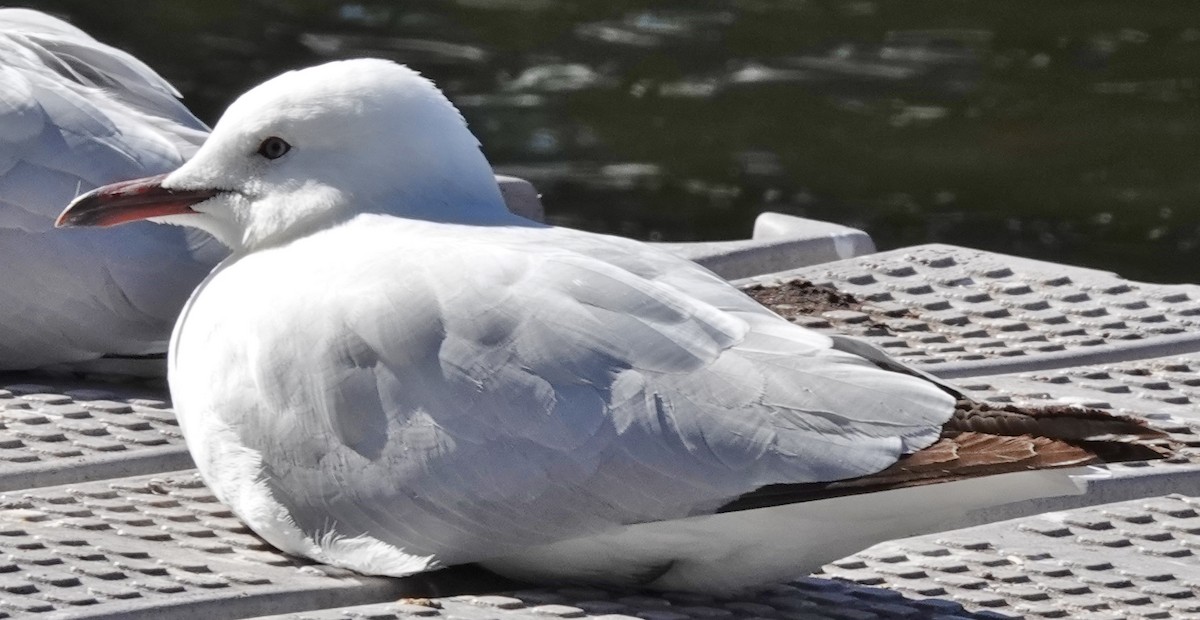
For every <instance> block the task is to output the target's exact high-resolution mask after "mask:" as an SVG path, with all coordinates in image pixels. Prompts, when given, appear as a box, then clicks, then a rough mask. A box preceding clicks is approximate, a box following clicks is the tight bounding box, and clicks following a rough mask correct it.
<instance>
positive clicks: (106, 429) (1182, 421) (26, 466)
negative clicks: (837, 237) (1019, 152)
mask: <svg viewBox="0 0 1200 620" xmlns="http://www.w3.org/2000/svg"><path fill="white" fill-rule="evenodd" d="M791 277H802V278H806V279H809V280H814V281H817V282H825V283H830V284H833V285H834V286H836V287H838V288H841V289H843V290H845V291H848V292H851V293H854V294H855V295H858V296H859V297H860V298H862V299H864V300H866V301H868V302H869V303H868V307H867V308H866V309H865V311H864V312H858V313H853V312H845V311H838V312H832V313H827V314H826V315H823V316H819V317H812V318H809V319H803V320H802V322H803V323H804V324H806V325H810V326H813V327H816V328H818V329H837V330H839V331H847V332H850V333H854V334H859V335H862V336H864V337H865V338H866V339H868V340H870V341H872V342H874V343H876V344H878V345H881V346H883V347H884V348H885V349H886V350H887V351H889V352H890V353H892V354H893V355H896V356H897V357H900V358H901V359H904V360H906V361H909V362H913V363H918V364H921V365H922V367H923V368H925V369H927V370H929V371H931V372H933V373H935V374H943V375H947V376H955V377H959V379H956V383H957V384H958V385H960V386H962V387H963V388H964V389H966V390H967V391H968V392H969V393H971V394H972V395H973V396H975V397H977V398H981V399H986V400H991V401H996V402H1022V403H1046V402H1058V403H1063V402H1065V403H1077V404H1083V405H1088V406H1092V407H1100V408H1106V409H1111V410H1114V411H1120V412H1124V413H1128V414H1131V415H1136V416H1139V417H1142V418H1144V419H1147V420H1149V421H1150V422H1151V423H1152V424H1154V425H1155V426H1157V427H1159V428H1162V429H1164V430H1167V431H1169V432H1171V433H1172V434H1173V436H1174V437H1175V438H1176V439H1177V440H1179V441H1180V442H1181V443H1183V444H1185V445H1187V446H1188V451H1189V452H1191V453H1196V452H1198V451H1200V406H1198V405H1197V403H1198V402H1200V372H1198V371H1200V329H1197V328H1198V327H1200V325H1198V324H1197V323H1200V287H1196V286H1160V285H1146V284H1138V283H1133V282H1127V281H1123V280H1120V279H1119V278H1117V277H1115V276H1112V275H1111V274H1105V273H1102V272H1096V271H1090V270H1084V269H1076V268H1070V267H1064V266H1062V265H1053V264H1049V263H1040V262H1036V261H1028V260H1024V259H1015V258H1012V257H1005V256H1001V255H996V254H988V253H983V252H978V251H975V250H966V249H962V248H952V247H949V246H923V247H918V248H909V249H906V250H902V251H896V252H888V253H882V254H874V255H869V256H863V257H859V258H855V259H851V260H845V261H839V262H836V263H828V264H825V265H819V266H815V267H807V268H803V269H800V270H796V271H793V272H786V273H783V274H773V275H771V276H766V277H763V278H759V279H758V280H759V281H762V282H766V283H770V282H776V281H780V280H782V279H786V278H791ZM190 466H191V464H190V459H189V457H188V456H187V452H186V450H185V449H184V446H183V443H182V438H181V436H180V434H179V429H178V426H177V424H176V423H175V420H174V415H173V413H172V411H171V409H170V406H169V404H168V403H167V402H166V396H165V393H164V392H163V391H162V390H161V389H154V388H150V387H138V386H137V385H121V384H101V383H96V382H87V381H77V380H68V379H62V378H58V379H49V378H43V377H37V376H36V375H19V376H18V375H8V376H0V493H2V494H0V617H3V616H8V617H26V616H29V617H43V618H68V617H70V618H100V617H109V618H113V617H121V618H218V617H219V618H227V617H228V618H234V617H271V618H295V619H298V618H314V619H335V618H336V619H342V618H345V619H350V618H379V619H383V618H422V617H423V618H464V619H482V618H504V619H510V618H511V619H522V618H527V619H533V618H552V617H562V618H608V619H610V620H615V619H617V618H629V617H637V618H646V619H648V620H672V619H683V618H752V617H760V618H841V619H856V618H863V619H868V618H1013V617H1030V618H1193V617H1194V618H1200V499H1195V498H1200V466H1196V465H1187V464H1182V465H1180V464H1169V463H1168V464H1164V463H1157V464H1154V465H1141V466H1139V465H1131V466H1120V467H1114V468H1113V476H1112V478H1111V479H1109V480H1104V481H1100V482H1098V483H1096V484H1095V485H1093V487H1092V488H1091V490H1090V491H1089V493H1088V494H1087V495H1085V496H1082V497H1079V498H1071V499H1070V500H1069V501H1068V503H1067V504H1062V505H1059V504H1054V503H1053V502H1048V503H1046V504H1045V505H1044V506H1043V508H1044V509H1052V510H1054V512H1047V513H1042V514H1037V515H1035V516H1031V517H1025V518H1021V519H1015V520H1009V521H1003V522H999V523H990V524H986V525H979V526H976V527H971V528H967V529H961V530H955V531H951V532H944V533H939V534H934V535H930V536H923V537H918V538H912V539H906V540H902V541H893V542H888V543H883V544H880V545H876V546H875V547H872V548H870V549H867V550H865V551H863V552H861V553H858V554H856V555H853V556H850V557H848V558H845V559H842V560H839V561H836V562H834V563H832V564H831V565H829V566H826V567H825V568H824V569H823V571H822V572H820V573H818V574H815V575H810V576H800V575H798V576H797V579H796V580H794V581H793V582H791V583H787V584H782V585H778V586H773V587H771V588H768V589H767V590H765V591H763V592H760V593H757V594H754V595H751V596H745V597H739V598H732V599H717V598H712V597H706V596H700V595H665V596H661V595H648V594H645V593H638V592H619V591H608V590H598V589H591V588H555V589H531V590H518V591H503V592H494V591H493V588H494V585H493V584H490V583H483V582H479V581H475V580H474V579H475V577H474V576H473V575H471V574H470V573H460V572H455V571H447V572H444V573H436V574H434V575H430V576H428V577H423V578H420V579H413V580H388V579H377V578H369V577H362V576H357V575H354V574H351V573H348V572H345V571H340V570H336V569H329V568H325V567H320V566H315V565H312V564H311V563H308V562H304V561H299V560H296V559H294V558H290V557H287V556H283V555H282V554H280V553H279V552H277V551H275V550H274V549H272V548H271V547H270V546H269V545H266V544H265V543H263V542H262V541H261V540H259V539H258V538H257V537H256V536H254V535H253V534H252V533H250V532H249V531H248V530H246V528H245V527H244V526H242V525H241V524H240V523H239V522H238V521H237V519H236V518H234V517H233V516H232V515H231V514H230V513H229V511H228V510H227V509H226V508H225V507H224V506H222V505H221V504H219V503H218V502H216V501H215V499H214V498H213V497H212V496H211V494H210V493H209V492H208V490H207V489H206V488H205V487H204V486H203V484H202V483H201V482H200V481H199V479H198V478H197V477H196V476H195V474H194V472H192V471H190V470H188V469H187V468H189V467H190ZM1082 504H1101V505H1096V506H1083V505H1082ZM1024 508H1025V512H1028V508H1029V506H1025V507H1024ZM1035 508H1036V506H1035ZM1018 512H1019V511H1018ZM1005 516H1010V515H1008V514H1007V513H1004V512H1003V511H1001V512H996V513H994V514H992V515H991V517H992V518H1003V517H1005ZM398 599H399V602H396V601H397V600H398ZM355 606H358V607H355Z"/></svg>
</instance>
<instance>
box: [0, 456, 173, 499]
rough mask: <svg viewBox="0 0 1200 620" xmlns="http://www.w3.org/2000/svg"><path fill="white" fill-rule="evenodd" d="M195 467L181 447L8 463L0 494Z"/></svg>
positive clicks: (0, 481)
mask: <svg viewBox="0 0 1200 620" xmlns="http://www.w3.org/2000/svg"><path fill="white" fill-rule="evenodd" d="M192 467H195V464H194V463H193V462H192V456H191V455H190V454H189V453H188V451H187V448H186V447H185V446H183V445H179V444H177V445H168V446H158V447H150V448H139V449H137V450H129V451H125V450H120V451H115V452H107V453H104V454H90V455H87V456H82V457H73V458H69V459H55V460H53V461H39V462H37V463H8V464H6V465H5V466H4V468H3V473H2V474H0V492H3V493H11V492H19V491H24V490H33V489H40V488H44V487H53V486H59V485H64V484H75V483H80V482H94V481H97V480H107V479H115V478H126V477H129V476H142V475H148V474H157V473H160V472H169V471H175V470H180V469H189V468H192Z"/></svg>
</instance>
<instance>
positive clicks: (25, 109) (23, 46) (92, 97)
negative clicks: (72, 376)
mask: <svg viewBox="0 0 1200 620" xmlns="http://www.w3.org/2000/svg"><path fill="white" fill-rule="evenodd" d="M0 82H2V83H3V89H0V265H3V267H2V268H0V370H13V369H25V368H33V367H38V366H43V365H46V364H52V363H59V362H77V361H82V360H89V359H93V358H97V357H100V356H102V355H106V354H117V355H146V354H152V353H163V352H164V351H165V350H166V347H167V342H168V338H169V335H170V330H171V326H172V325H173V324H174V321H175V317H176V316H177V315H178V312H179V310H180V308H182V307H183V304H184V302H185V301H186V300H187V296H188V294H189V293H190V292H191V291H192V289H193V288H194V287H195V285H196V284H197V283H198V282H200V280H202V279H203V278H204V276H205V275H206V274H207V273H208V271H209V270H210V269H211V268H212V266H213V265H215V264H216V263H217V262H218V261H220V259H221V258H223V257H224V256H225V254H226V253H227V251H226V250H225V248H223V247H222V246H221V245H220V244H218V243H216V242H215V241H213V240H212V239H211V238H210V237H208V235H204V234H202V233H199V232H197V231H193V230H187V229H182V228H176V227H171V226H162V225H158V224H152V223H148V222H142V223H138V224H136V225H134V226H130V227H127V228H125V229H123V230H117V231H110V232H100V231H94V230H54V229H53V225H54V217H55V216H56V215H57V213H58V211H60V210H61V209H62V206H63V205H64V204H66V203H67V202H69V201H70V200H71V199H72V198H74V197H75V196H77V195H79V194H80V193H83V192H86V191H88V190H90V189H92V188H94V187H97V186H100V185H104V184H105V183H111V182H113V181H117V180H121V179H128V178H133V177H138V176H145V175H149V174H156V173H159V172H166V171H168V170H172V169H174V168H177V167H178V166H179V165H180V164H182V163H183V162H184V161H185V160H186V159H187V158H188V157H190V156H191V155H192V154H193V153H194V152H195V151H196V149H197V148H199V146H200V144H201V143H202V142H203V141H204V139H205V137H207V135H208V130H207V128H206V127H205V126H204V125H203V124H202V123H201V122H200V121H198V120H196V118H194V117H193V116H192V115H191V113H189V112H188V111H187V108H185V107H184V106H183V105H182V104H180V102H179V100H178V97H179V94H178V93H177V92H176V91H175V89H174V88H172V87H171V85H170V84H168V83H167V82H165V81H164V80H163V79H162V78H161V77H159V76H158V75H157V74H155V73H154V72H153V71H152V70H151V69H150V68H149V67H147V66H146V65H144V64H142V63H141V62H140V61H138V60H137V59H135V58H133V57H132V56H130V55H128V54H126V53H125V52H122V51H120V50H117V49H115V48H112V47H109V46H107V45H104V44H102V43H99V42H97V41H96V40H95V39H92V38H91V37H90V36H88V35H87V34H85V33H84V32H82V31H81V30H79V29H77V28H75V27H73V26H71V25H69V24H67V23H65V22H62V21H60V20H58V19H55V18H53V17H50V16H48V15H45V14H43V13H39V12H36V11H31V10H26V9H0ZM114 233H115V234H114Z"/></svg>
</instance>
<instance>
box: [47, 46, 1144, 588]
mask: <svg viewBox="0 0 1200 620" xmlns="http://www.w3.org/2000/svg"><path fill="white" fill-rule="evenodd" d="M137 218H151V219H154V220H156V221H162V222H169V223H177V224H181V225H190V226H194V227H198V228H201V229H203V230H206V231H208V232H210V233H212V234H213V235H214V236H216V237H217V238H218V239H220V240H221V241H222V242H223V243H225V244H227V245H228V246H230V247H231V248H232V249H233V254H232V255H231V256H230V258H229V259H227V260H226V261H224V262H223V263H222V264H221V265H219V266H218V267H217V268H216V269H215V270H214V271H213V273H212V274H211V275H210V276H209V277H208V278H207V279H205V281H204V282H203V283H202V284H201V285H200V286H199V287H198V288H197V290H196V292H195V293H194V294H193V296H192V298H191V300H190V302H189V303H188V305H187V307H186V308H185V310H184V312H183V313H182V314H181V316H180V319H179V322H178V324H177V326H176V329H175V333H174V336H173V339H172V343H171V351H170V354H169V356H168V363H169V368H170V371H169V379H170V385H171V393H172V397H173V399H174V401H175V407H176V411H177V413H178V416H179V421H180V424H181V427H182V429H183V432H184V435H185V437H186V439H187V444H188V449H189V451H190V452H191V454H192V456H193V458H194V459H195V461H196V464H197V466H198V467H199V469H200V472H201V474H202V475H203V477H204V479H205V481H206V483H207V484H208V485H209V486H210V487H211V488H212V490H213V491H214V493H215V494H216V496H217V497H218V498H219V499H220V500H221V501H223V502H225V503H227V504H228V505H229V506H230V507H231V508H232V509H233V510H234V512H236V513H237V514H238V516H239V517H241V518H242V519H243V520H245V522H246V523H247V524H248V525H249V526H250V527H251V528H252V529H253V530H254V531H255V532H257V533H258V534H259V535H261V536H263V537H264V538H265V539H266V540H268V541H269V542H271V543H272V544H274V545H276V546H277V547H279V548H280V549H283V550H285V551H288V552H291V553H296V554H301V555H305V556H308V557H311V558H314V559H317V560H319V561H322V562H327V563H330V564H335V565H338V566H343V567H347V568H352V569H355V570H359V571H363V572H366V573H374V574H383V575H394V576H403V575H408V574H412V573H415V572H419V571H425V570H429V569H433V568H437V567H441V566H448V565H453V564H461V563H468V562H478V563H480V564H482V565H483V566H485V567H488V568H491V569H493V570H496V571H498V572H500V573H502V574H506V575H510V576H514V577H518V578H524V579H532V580H539V581H546V580H548V581H588V582H598V583H609V584H619V585H636V586H644V587H651V588H663V589H687V590H707V591H716V590H720V591H728V590H734V589H738V588H744V587H749V586H755V585H762V584H765V583H770V582H772V581H776V580H781V579H785V578H788V577H793V576H796V575H798V574H802V573H803V572H805V571H808V570H811V569H813V568H815V567H817V566H820V565H821V564H823V563H824V562H827V561H829V560H832V559H835V558H837V557H840V556H842V555H844V554H846V553H849V552H852V551H855V550H857V549H861V548H863V547H866V546H869V545H870V544H873V543H875V542H878V541H880V540H884V539H889V538H895V537H899V536H905V535H910V534H915V533H919V532H923V531H928V530H929V529H930V528H933V527H936V526H937V525H938V524H939V523H942V522H946V521H953V520H954V518H955V517H957V516H961V515H962V514H963V513H964V512H965V511H967V510H971V509H974V508H979V507H983V506H989V505H994V504H1003V503H1007V502H1012V501H1016V500H1019V499H1025V498H1030V497H1041V496H1048V495H1061V494H1068V493H1078V492H1080V487H1079V486H1078V485H1077V483H1076V477H1077V476H1079V475H1081V470H1080V469H1079V468H1078V467H1074V466H1079V465H1085V464H1090V463H1096V462H1100V461H1102V460H1103V459H1102V458H1101V457H1099V456H1098V455H1097V454H1096V453H1094V452H1092V451H1090V450H1089V449H1088V446H1089V445H1091V444H1089V443H1088V442H1092V443H1096V442H1101V443H1106V442H1108V443H1118V444H1119V443H1121V442H1124V443H1125V444H1128V445H1133V444H1135V443H1136V442H1137V441H1139V440H1141V439H1145V438H1153V437H1156V436H1157V435H1156V433H1155V432H1154V431H1152V430H1150V429H1147V428H1145V427H1143V426H1141V425H1139V424H1137V423H1134V422H1131V421H1128V420H1124V419H1119V418H1113V417H1112V416H1107V415H1106V414H1099V413H1093V414H1086V415H1085V414H1083V413H1080V414H1078V415H1075V414H1069V415H1065V417H1058V418H1056V419H1054V420H1043V419H1042V418H1039V417H1038V416H1029V415H1024V414H1012V415H1008V414H1005V415H995V416H992V415H980V416H975V415H967V414H963V415H960V414H958V413H956V412H955V403H954V398H953V397H952V396H951V395H950V393H949V392H952V391H953V390H952V389H949V388H943V387H942V386H939V385H936V384H935V383H934V382H932V381H930V380H928V379H926V378H922V377H920V376H914V374H908V372H909V371H907V370H906V369H905V368H904V367H903V366H902V365H901V364H898V363H897V362H895V361H893V360H890V359H888V358H887V357H886V356H885V355H883V354H882V353H880V352H878V351H876V350H873V349H870V348H869V347H866V346H864V345H862V344H861V343H856V342H854V341H850V340H842V339H831V338H829V337H827V336H824V335H821V334H818V333H816V332H813V331H810V330H807V329H804V328H801V327H798V326H796V325H794V324H791V323H788V322H787V321H785V320H783V319H781V318H780V317H778V316H776V315H774V314H773V313H771V312H769V311H768V310H766V309H765V308H763V307H761V306H759V305H758V304H757V303H755V302H754V301H752V300H751V299H749V298H748V297H746V296H745V295H743V294H742V293H741V292H740V291H738V290H737V289H735V288H733V287H732V286H730V285H729V284H728V283H726V282H724V281H723V280H721V279H720V278H718V277H717V276H715V275H713V274H712V273H710V272H708V271H706V270H704V269H703V268H701V267H699V266H697V265H695V264H694V263H691V262H688V261H686V260H683V259H680V258H678V257H675V256H673V255H670V254H667V253H665V252H663V251H660V250H657V249H655V248H652V247H649V246H646V245H644V244H641V243H638V242H635V241H631V240H628V239H621V238H616V237H609V236H603V235H595V234H590V233H585V232H580V231H574V230H569V229H563V228H556V227H551V226H545V225H541V224H537V223H534V222H531V221H529V220H525V219H522V218H520V217H517V216H515V215H512V214H510V213H509V212H508V211H507V210H506V209H505V208H504V204H503V201H502V199H501V197H500V194H499V191H498V190H497V187H496V183H495V180H494V179H493V178H492V175H491V169H490V167H489V166H488V164H487V161H486V160H485V159H484V157H483V155H482V153H481V152H480V150H479V145H478V143H477V141H476V140H475V138H474V136H473V135H471V133H470V132H469V131H468V130H467V128H466V126H465V123H464V122H463V120H462V118H461V116H459V114H458V113H457V111H456V110H455V109H454V108H453V106H451V105H450V103H449V102H448V101H447V100H446V99H445V98H444V97H443V96H442V95H441V93H440V92H439V91H438V90H437V89H436V88H435V87H434V86H433V85H432V84H431V83H429V82H428V81H426V80H424V79H423V78H421V77H420V76H419V75H417V74H416V73H415V72H413V71H411V70H409V69H407V68H405V67H402V66H399V65H395V64H393V63H389V62H386V61H381V60H356V61H343V62H337V63H330V64H327V65H322V66H320V67H315V68H311V69H306V70H304V71H299V72H291V73H287V74H284V75H282V76H280V77H278V78H275V79H273V80H271V81H268V82H266V83H265V84H263V85H261V86H259V87H257V88H255V89H253V90H251V91H250V92H249V93H247V94H246V95H243V96H242V97H241V98H240V99H238V101H236V102H235V103H234V104H233V105H232V106H231V107H230V108H229V110H228V111H227V112H226V114H225V116H224V117H223V118H222V119H221V121H220V123H218V125H217V127H216V128H215V129H214V131H213V134H212V137H211V139H210V140H209V141H208V142H207V143H206V144H205V145H204V147H203V148H202V149H201V150H200V151H199V152H198V153H197V155H196V157H195V158H194V159H193V160H191V161H190V162H188V163H187V164H185V165H184V166H182V167H181V168H180V169H179V170H177V171H175V172H173V173H171V174H170V175H167V176H166V177H165V178H150V179H143V180H138V181H131V182H127V183H120V184H115V185H113V186H109V187H105V188H100V189H98V190H96V191H94V192H92V193H89V194H88V195H86V196H83V197H81V198H80V199H78V200H76V201H75V202H74V203H73V204H72V205H71V206H70V207H69V208H68V209H67V210H66V211H65V212H64V213H63V214H62V215H61V216H60V218H59V223H60V225H68V226H86V225H101V226H103V225H109V224H113V223H120V222H123V221H128V220H131V219H137ZM851 351H853V352H851ZM881 366H883V367H887V368H891V369H893V370H900V371H901V372H894V371H893V370H885V369H884V368H883V367H881ZM1106 445H1107V443H1106ZM1110 447H1111V446H1110ZM1112 449H1113V451H1114V453H1115V452H1119V451H1120V450H1119V449H1118V448H1112ZM1134 454H1135V456H1136V455H1146V454H1148V455H1151V456H1157V455H1158V452H1155V451H1153V450H1151V449H1149V448H1147V449H1146V451H1145V452H1136V451H1135V452H1134ZM1141 458H1146V456H1141ZM1054 467H1059V468H1061V467H1066V469H1046V468H1054ZM984 474H993V475H987V476H985V477H980V476H983V475H984ZM996 474H998V475H996ZM934 483H940V484H934Z"/></svg>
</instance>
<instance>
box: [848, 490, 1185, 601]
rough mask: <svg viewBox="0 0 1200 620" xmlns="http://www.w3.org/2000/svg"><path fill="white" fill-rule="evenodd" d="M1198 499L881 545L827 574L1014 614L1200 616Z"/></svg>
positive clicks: (1122, 506)
mask: <svg viewBox="0 0 1200 620" xmlns="http://www.w3.org/2000/svg"><path fill="white" fill-rule="evenodd" d="M1198 507H1200V500H1197V499H1195V498H1190V497H1184V496H1178V495H1176V496H1169V497H1161V498H1153V499H1146V500H1135V501H1129V502H1121V503H1116V504H1108V505H1105V506H1097V507H1093V508H1088V509H1082V510H1075V511H1070V512H1062V513H1048V514H1045V515H1040V516H1037V517H1030V518H1027V519H1019V520H1015V521H1008V522H1004V523H1000V524H992V525H987V526H981V527H975V528H968V529H964V530H957V531H954V532H946V533H943V534H936V535H931V536H922V537H919V538H912V539H907V540H901V541H894V542H888V543H883V544H880V545H876V546H875V547H872V548H871V549H868V550H867V551H864V552H862V553H859V554H857V555H854V556H851V557H849V558H846V559H844V560H839V561H837V562H834V563H833V564H832V565H830V566H828V567H826V569H825V573H826V574H827V575H828V576H831V577H835V578H838V579H843V580H847V581H850V582H854V583H857V584H860V585H864V586H871V587H886V588H888V589H889V590H893V591H896V592H899V593H902V594H905V595H908V596H933V597H938V598H940V599H950V600H954V601H958V602H962V603H963V604H964V605H967V606H968V607H971V608H974V609H979V608H987V609H992V610H994V611H1000V612H1005V613H1009V614H1013V615H1016V616H1028V617H1044V618H1056V617H1057V618H1085V617H1086V618H1097V619H1102V618H1114V619H1117V618H1121V619H1124V618H1200V597H1198V596H1197V594H1198V591H1197V587H1198V586H1200V558H1197V555H1196V553H1197V551H1200V512H1197V508H1198Z"/></svg>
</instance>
